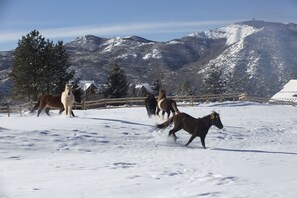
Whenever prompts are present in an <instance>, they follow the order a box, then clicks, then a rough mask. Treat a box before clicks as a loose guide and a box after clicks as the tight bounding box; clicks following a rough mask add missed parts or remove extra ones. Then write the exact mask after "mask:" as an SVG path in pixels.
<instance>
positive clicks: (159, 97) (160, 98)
mask: <svg viewBox="0 0 297 198" xmlns="http://www.w3.org/2000/svg"><path fill="white" fill-rule="evenodd" d="M163 98H166V96H165V95H163V94H162V95H159V96H158V101H159V100H162V99H163Z"/></svg>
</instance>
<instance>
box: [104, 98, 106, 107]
mask: <svg viewBox="0 0 297 198" xmlns="http://www.w3.org/2000/svg"><path fill="white" fill-rule="evenodd" d="M104 105H105V109H106V108H107V101H106V98H104Z"/></svg>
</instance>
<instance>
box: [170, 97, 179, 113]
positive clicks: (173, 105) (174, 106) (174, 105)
mask: <svg viewBox="0 0 297 198" xmlns="http://www.w3.org/2000/svg"><path fill="white" fill-rule="evenodd" d="M171 105H172V108H173V110H174V111H175V112H176V113H179V110H178V108H177V105H176V102H175V101H174V100H173V101H172V104H171Z"/></svg>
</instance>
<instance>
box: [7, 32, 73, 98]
mask: <svg viewBox="0 0 297 198" xmlns="http://www.w3.org/2000/svg"><path fill="white" fill-rule="evenodd" d="M69 67H70V63H69V61H68V54H67V52H66V50H65V48H64V46H63V42H61V41H59V42H58V43H57V44H56V45H55V44H54V43H53V42H52V41H49V40H47V41H45V38H43V37H42V36H41V35H40V34H39V32H38V31H36V30H34V31H32V32H31V33H29V34H27V35H26V36H23V37H22V39H21V40H19V42H18V47H17V48H16V50H15V52H14V59H13V64H12V73H11V77H12V80H13V84H14V93H15V95H16V96H20V97H21V98H25V97H27V99H28V100H30V99H33V100H37V97H38V95H40V94H42V93H44V92H45V93H47V94H60V93H61V92H62V91H63V89H64V86H65V84H66V83H67V82H68V81H69V80H71V79H72V78H73V75H74V71H69Z"/></svg>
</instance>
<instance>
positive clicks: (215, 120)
mask: <svg viewBox="0 0 297 198" xmlns="http://www.w3.org/2000/svg"><path fill="white" fill-rule="evenodd" d="M210 120H211V123H212V124H213V125H215V126H216V127H218V128H219V129H222V128H223V127H224V126H223V124H222V122H221V119H220V114H218V113H217V112H215V111H214V112H212V113H211V114H210Z"/></svg>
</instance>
